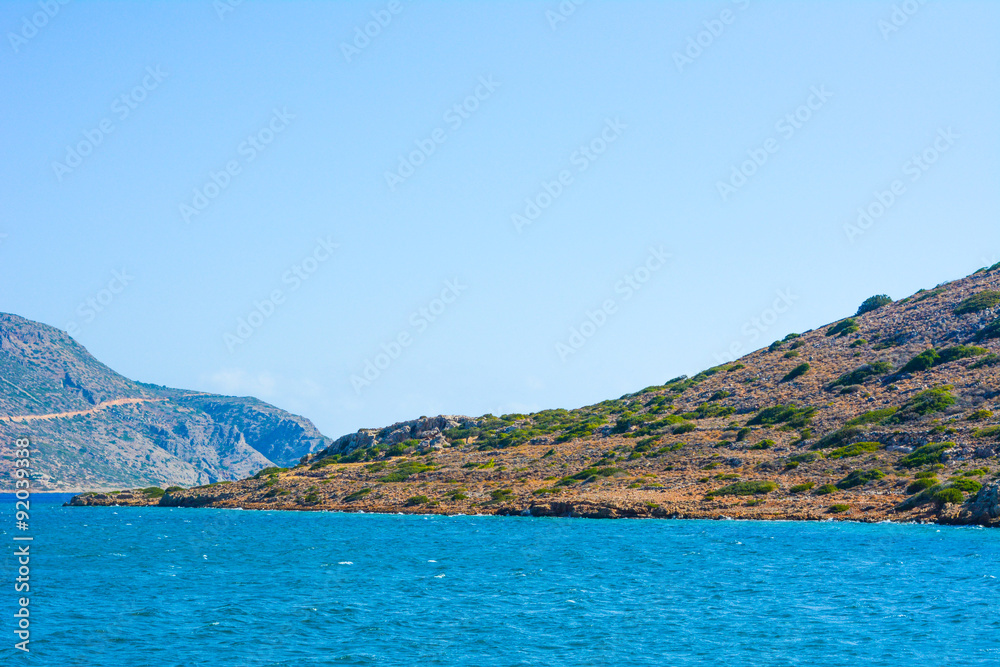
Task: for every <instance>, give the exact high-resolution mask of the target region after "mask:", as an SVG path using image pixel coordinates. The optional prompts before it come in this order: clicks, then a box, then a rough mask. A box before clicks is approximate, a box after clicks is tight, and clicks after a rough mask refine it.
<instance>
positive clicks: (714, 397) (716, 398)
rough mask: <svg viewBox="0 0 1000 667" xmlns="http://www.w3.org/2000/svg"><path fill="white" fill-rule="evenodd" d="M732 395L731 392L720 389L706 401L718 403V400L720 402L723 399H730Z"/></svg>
mask: <svg viewBox="0 0 1000 667" xmlns="http://www.w3.org/2000/svg"><path fill="white" fill-rule="evenodd" d="M732 395H733V392H731V391H726V390H725V389H720V390H719V391H717V392H715V393H714V394H712V395H711V396H710V397H709V399H708V400H709V402H712V401H720V400H722V399H723V398H729V397H730V396H732Z"/></svg>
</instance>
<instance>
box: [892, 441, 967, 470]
mask: <svg viewBox="0 0 1000 667" xmlns="http://www.w3.org/2000/svg"><path fill="white" fill-rule="evenodd" d="M954 446H955V443H953V442H931V443H928V444H926V445H924V446H923V447H918V448H917V449H915V450H913V452H912V453H910V454H907V455H906V456H904V457H903V458H901V459H900V460H899V465H901V466H902V467H904V468H919V467H921V466H925V465H929V464H932V463H940V462H941V461H942V459H943V458H944V453H945V451H946V450H948V449H950V448H952V447H954Z"/></svg>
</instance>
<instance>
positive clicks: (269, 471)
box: [253, 467, 288, 479]
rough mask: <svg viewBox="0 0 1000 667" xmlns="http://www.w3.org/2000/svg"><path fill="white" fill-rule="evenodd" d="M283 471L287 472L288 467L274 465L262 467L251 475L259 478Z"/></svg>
mask: <svg viewBox="0 0 1000 667" xmlns="http://www.w3.org/2000/svg"><path fill="white" fill-rule="evenodd" d="M283 472H288V468H276V467H271V468H264V469H263V470H261V471H260V472H258V473H257V474H256V475H254V476H253V477H254V479H260V478H261V477H269V476H271V475H277V474H278V473H283Z"/></svg>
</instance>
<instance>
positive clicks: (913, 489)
mask: <svg viewBox="0 0 1000 667" xmlns="http://www.w3.org/2000/svg"><path fill="white" fill-rule="evenodd" d="M937 483H938V480H937V478H936V477H921V478H920V479H915V480H913V481H912V482H911V483H910V485H909V486H907V487H906V492H907V493H919V492H920V491H923V490H925V489H929V488H931V487H932V486H934V485H935V484H937Z"/></svg>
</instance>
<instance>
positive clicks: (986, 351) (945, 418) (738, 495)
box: [73, 265, 1000, 525]
mask: <svg viewBox="0 0 1000 667" xmlns="http://www.w3.org/2000/svg"><path fill="white" fill-rule="evenodd" d="M885 301H888V299H883V300H878V299H873V300H869V302H866V304H865V307H864V308H862V309H859V314H858V315H856V316H854V317H851V318H847V319H846V320H842V321H840V322H837V323H834V324H833V325H828V326H825V327H822V328H820V329H817V330H814V331H809V332H805V333H803V334H801V335H794V334H793V335H790V336H789V337H787V338H786V339H785V340H783V341H777V342H775V344H773V345H771V346H770V347H769V348H765V349H762V350H759V351H757V352H754V353H751V354H749V355H747V356H745V357H743V358H742V359H739V360H738V361H736V362H733V363H730V364H726V365H723V366H718V367H715V368H712V369H708V370H707V371H704V372H702V373H700V374H698V375H697V376H695V377H693V378H684V377H682V378H676V379H674V380H671V381H670V382H667V383H665V384H664V385H659V386H653V387H647V388H646V389H643V390H641V391H638V392H636V393H634V394H629V395H626V396H623V397H621V398H619V399H617V400H609V401H604V402H602V403H599V404H597V405H593V406H588V407H585V408H580V409H577V410H547V411H543V412H539V413H534V414H531V415H504V416H502V417H494V416H493V415H485V416H483V417H479V418H468V417H453V416H440V417H434V418H430V419H426V418H422V419H420V420H415V421H411V422H404V423H401V424H395V425H393V426H390V427H387V428H384V429H378V430H375V429H373V430H362V431H359V432H358V433H354V434H350V435H348V436H344V437H342V438H340V439H338V440H336V441H334V442H333V443H332V444H330V445H329V446H328V447H326V448H325V449H323V450H321V451H319V452H315V453H313V454H310V455H308V456H306V457H303V459H302V461H301V462H300V463H299V464H298V465H296V466H295V467H294V468H291V469H287V470H286V469H280V468H273V469H267V470H264V471H261V472H260V473H258V474H256V475H255V476H253V477H251V478H248V479H244V480H242V481H238V482H232V483H220V484H213V485H210V486H204V487H198V488H193V489H187V490H172V491H171V492H170V493H167V494H166V495H164V496H162V497H153V495H146V494H144V493H143V492H141V491H136V492H132V493H129V494H128V496H127V497H126V498H125V499H124V500H128V502H137V503H140V504H161V505H169V506H189V507H195V506H212V507H243V508H248V509H265V508H267V509H300V510H345V511H368V512H414V513H448V514H458V513H466V514H472V513H492V514H532V515H568V516H591V517H691V518H719V517H731V518H749V519H826V518H836V519H851V520H860V521H883V520H894V521H938V522H942V523H976V524H982V525H1000V507H998V502H1000V500H998V498H1000V462H998V460H997V454H998V448H1000V404H998V396H1000V377H998V372H1000V365H998V362H1000V324H998V323H1000V318H998V315H1000V307H998V306H1000V265H996V266H993V267H990V268H989V269H983V270H981V271H979V272H977V273H975V274H973V275H972V276H969V277H968V278H965V279H962V280H957V281H954V282H951V283H947V284H944V285H941V286H939V287H937V288H935V289H933V290H929V291H921V292H919V293H917V294H915V295H913V296H911V297H909V298H907V299H904V300H902V301H898V302H895V303H888V304H885V305H883V304H884V302H885ZM869 308H871V310H868V309H869ZM861 311H867V312H861ZM153 493H154V495H155V492H153ZM122 500H123V499H122V498H121V496H119V497H118V498H116V497H112V496H108V495H89V496H79V497H77V498H75V499H74V500H73V504H78V505H95V504H99V505H100V504H115V503H116V502H121V501H122Z"/></svg>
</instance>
